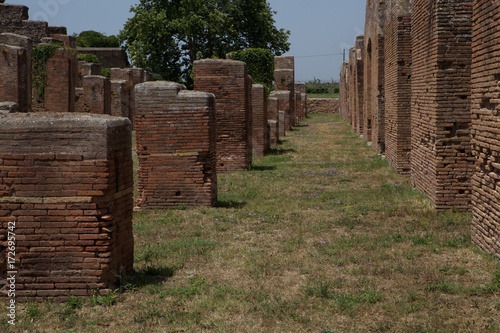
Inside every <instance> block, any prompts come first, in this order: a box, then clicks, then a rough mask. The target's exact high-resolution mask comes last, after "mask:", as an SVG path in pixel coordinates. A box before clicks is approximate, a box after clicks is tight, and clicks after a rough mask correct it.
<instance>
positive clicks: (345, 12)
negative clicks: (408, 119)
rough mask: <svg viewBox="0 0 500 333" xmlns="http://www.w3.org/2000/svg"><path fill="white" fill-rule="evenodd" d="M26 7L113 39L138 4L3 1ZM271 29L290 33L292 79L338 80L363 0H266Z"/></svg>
mask: <svg viewBox="0 0 500 333" xmlns="http://www.w3.org/2000/svg"><path fill="white" fill-rule="evenodd" d="M6 2H7V3H14V4H22V5H25V6H28V7H30V18H31V19H36V20H44V21H45V20H48V22H49V24H50V25H62V26H66V27H67V28H68V33H69V34H72V33H74V32H76V33H78V32H81V31H84V30H96V31H99V32H103V33H105V34H107V35H114V34H117V33H118V32H119V31H120V29H121V28H122V27H123V24H124V23H125V21H126V20H127V18H129V17H130V16H131V14H130V12H129V9H130V6H132V5H135V4H138V3H139V0H7V1H6ZM268 2H269V3H270V4H271V7H272V9H273V10H274V11H276V12H277V14H276V15H275V20H276V27H278V28H285V29H287V30H290V31H291V36H290V42H291V49H290V52H289V53H288V54H287V55H293V56H295V66H296V80H297V81H309V80H312V79H320V80H322V81H330V80H332V79H334V80H338V77H339V70H340V66H341V64H342V50H343V49H348V48H349V47H351V46H352V45H353V43H354V40H355V37H356V36H357V35H360V34H363V29H364V20H365V6H366V0H268Z"/></svg>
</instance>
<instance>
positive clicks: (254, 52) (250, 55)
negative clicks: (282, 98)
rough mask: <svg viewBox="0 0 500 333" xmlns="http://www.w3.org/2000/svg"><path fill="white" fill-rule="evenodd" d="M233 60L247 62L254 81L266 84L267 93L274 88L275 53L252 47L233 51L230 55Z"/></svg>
mask: <svg viewBox="0 0 500 333" xmlns="http://www.w3.org/2000/svg"><path fill="white" fill-rule="evenodd" d="M228 57H229V58H231V59H233V60H240V61H243V62H245V63H246V64H247V69H248V74H249V75H250V76H251V77H252V79H253V82H254V83H259V84H262V85H264V87H265V89H266V93H269V92H270V91H271V90H272V86H273V80H274V55H273V53H272V52H271V51H270V50H268V49H260V48H250V49H246V50H242V51H236V52H231V53H230V54H229V55H228Z"/></svg>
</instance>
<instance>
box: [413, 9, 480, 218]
mask: <svg viewBox="0 0 500 333" xmlns="http://www.w3.org/2000/svg"><path fill="white" fill-rule="evenodd" d="M412 15H413V17H412V25H413V27H412V77H411V81H412V82H411V96H412V99H411V106H412V110H411V113H412V115H411V125H412V128H411V131H412V133H411V136H412V151H411V168H412V170H411V179H412V183H413V184H414V185H415V186H416V187H417V188H418V189H419V190H420V191H422V192H423V193H425V194H427V195H428V196H429V198H430V199H431V200H432V202H433V204H434V205H435V206H436V208H437V209H441V210H443V209H452V208H453V209H459V210H467V209H468V208H469V203H470V191H471V186H470V177H471V176H472V173H473V172H474V165H473V163H474V158H473V157H472V153H471V145H470V127H471V113H470V93H471V81H470V71H471V32H472V31H471V28H472V1H463V0H448V1H440V2H438V3H436V2H432V1H428V0H415V1H414V2H413V13H412Z"/></svg>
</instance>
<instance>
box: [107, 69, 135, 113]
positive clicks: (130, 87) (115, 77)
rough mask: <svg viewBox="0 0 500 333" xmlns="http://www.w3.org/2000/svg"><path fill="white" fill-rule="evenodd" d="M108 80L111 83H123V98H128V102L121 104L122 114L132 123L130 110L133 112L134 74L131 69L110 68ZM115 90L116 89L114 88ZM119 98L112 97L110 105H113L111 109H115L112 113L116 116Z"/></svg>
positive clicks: (116, 96)
mask: <svg viewBox="0 0 500 333" xmlns="http://www.w3.org/2000/svg"><path fill="white" fill-rule="evenodd" d="M110 80H111V82H113V81H124V82H125V87H124V88H125V91H124V95H126V96H125V98H127V96H128V100H127V101H126V103H125V104H122V106H121V107H122V110H121V112H122V114H124V115H126V117H128V118H129V119H130V121H132V118H133V117H132V114H131V110H133V109H134V110H135V91H134V72H133V70H132V69H131V68H111V75H110ZM115 88H117V87H115ZM119 98H121V97H119V95H118V94H116V95H114V94H113V96H112V101H111V104H112V105H115V106H114V107H112V108H115V110H114V111H112V112H113V113H115V114H117V113H118V111H117V109H116V107H118V108H119V106H118V104H117V103H118V100H117V99H119Z"/></svg>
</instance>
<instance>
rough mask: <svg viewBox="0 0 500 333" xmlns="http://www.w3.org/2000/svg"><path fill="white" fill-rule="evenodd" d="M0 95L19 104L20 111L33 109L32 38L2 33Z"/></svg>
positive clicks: (0, 35) (0, 42) (0, 41)
mask: <svg viewBox="0 0 500 333" xmlns="http://www.w3.org/2000/svg"><path fill="white" fill-rule="evenodd" d="M0 49H1V51H2V55H3V56H2V57H0V96H2V100H4V101H10V102H14V103H16V104H17V107H18V111H19V112H29V111H30V110H31V87H32V79H31V52H32V49H33V43H32V41H31V39H29V38H27V37H24V36H21V35H16V34H11V33H2V34H0Z"/></svg>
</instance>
